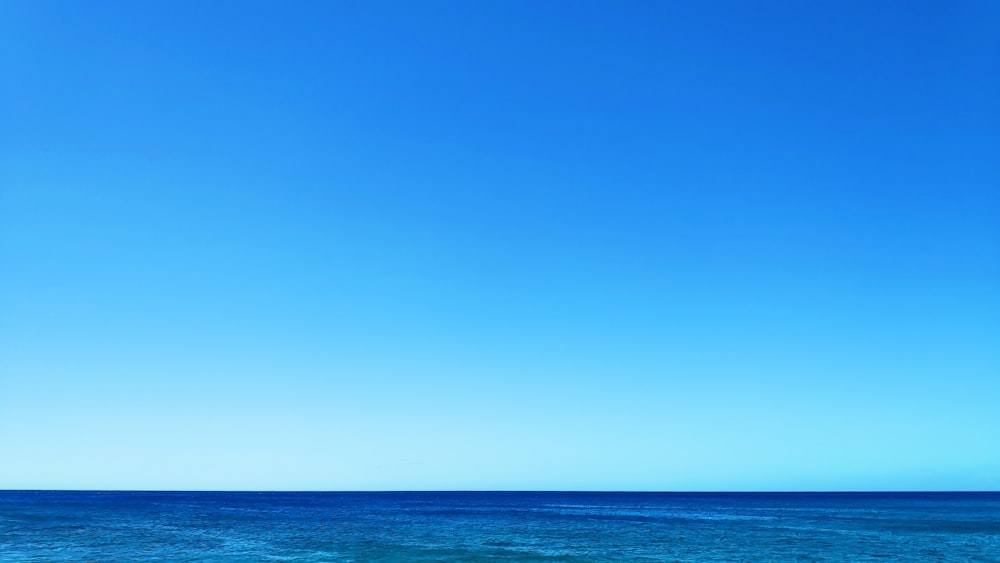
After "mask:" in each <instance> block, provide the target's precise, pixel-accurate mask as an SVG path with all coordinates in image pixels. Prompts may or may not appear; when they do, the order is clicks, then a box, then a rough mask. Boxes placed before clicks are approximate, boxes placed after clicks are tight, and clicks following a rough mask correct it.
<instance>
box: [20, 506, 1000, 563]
mask: <svg viewBox="0 0 1000 563" xmlns="http://www.w3.org/2000/svg"><path fill="white" fill-rule="evenodd" d="M0 561H3V562H5V563H13V562H20V561H95V562H115V561H123V562H124V561H301V562H310V561H691V562H694V561H698V562H715V561H773V562H784V561H796V562H804V561H882V562H884V561H962V562H969V561H997V562H1000V493H578V492H394V493H332V492H331V493H271V492H268V493H254V492H239V493H236V492H233V493H230V492H219V493H213V492H90V491H76V492H57V491H0Z"/></svg>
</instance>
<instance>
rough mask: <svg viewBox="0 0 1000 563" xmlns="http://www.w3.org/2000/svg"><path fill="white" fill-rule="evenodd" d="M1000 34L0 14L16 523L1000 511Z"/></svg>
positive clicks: (588, 17)
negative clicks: (581, 509)
mask: <svg viewBox="0 0 1000 563" xmlns="http://www.w3.org/2000/svg"><path fill="white" fill-rule="evenodd" d="M998 29H1000V6H998V4H997V3H995V2H989V1H985V0H983V1H972V0H969V1H940V2H919V1H918V2H893V1H887V2H875V3H873V2H867V1H857V2H853V1H848V2H843V1H837V2H824V1H821V2H769V1H764V2H725V1H720V2H653V1H643V2H633V1H625V2H591V1H583V2H569V1H565V2H557V1H551V0H543V1H541V2H518V1H507V0H504V1H500V0H484V1H482V2H457V1H456V2H446V1H439V0H430V1H427V2H402V1H400V2H381V1H372V2H368V1H365V2H360V1H346V0H345V1H339V2H318V1H317V2H302V1H297V2H277V1H274V2H249V1H232V2H229V1H218V2H200V1H190V2H189V1H181V0H170V1H165V0H154V1H149V2H125V1H122V2H107V1H95V2H76V1H65V2H59V1H53V0H43V1H38V2H36V1H27V0H3V1H2V2H0V489H4V488H6V489H64V488H68V489H185V490H196V489H211V490H423V489H436V490H443V489H449V490H451V489H460V490H469V489H488V490H506V489H516V490H539V489H541V490H667V491H670V490H677V491H685V490H702V491H709V490H995V489H1000V407H998V405H1000V189H998V188H1000V158H998V155H1000V106H998V104H997V100H998V99H1000V33H997V30H998Z"/></svg>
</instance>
